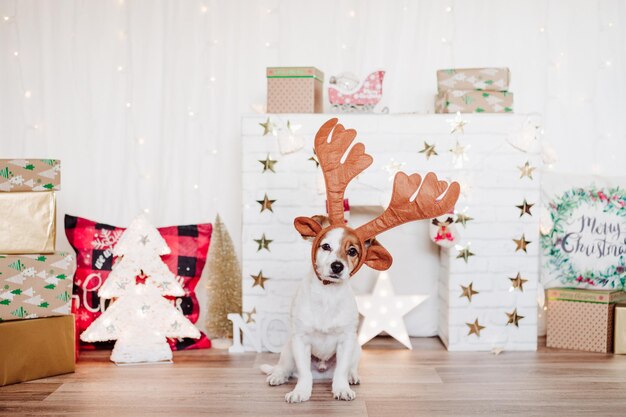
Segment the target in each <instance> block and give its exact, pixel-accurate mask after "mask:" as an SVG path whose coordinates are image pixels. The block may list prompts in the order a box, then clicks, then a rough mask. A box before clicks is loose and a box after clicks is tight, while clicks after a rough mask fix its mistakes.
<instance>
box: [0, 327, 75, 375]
mask: <svg viewBox="0 0 626 417" xmlns="http://www.w3.org/2000/svg"><path fill="white" fill-rule="evenodd" d="M0 340H1V341H2V343H0V386H3V385H8V384H15V383H17V382H24V381H31V380H33V379H39V378H46V377H49V376H54V375H61V374H67V373H70V372H74V370H75V364H74V317H73V316H71V315H68V316H60V317H47V318H40V319H34V320H16V321H7V322H4V323H0Z"/></svg>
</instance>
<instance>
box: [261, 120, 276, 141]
mask: <svg viewBox="0 0 626 417" xmlns="http://www.w3.org/2000/svg"><path fill="white" fill-rule="evenodd" d="M259 124H260V125H261V126H262V127H263V136H265V135H267V134H268V133H271V134H272V135H276V125H275V124H274V123H273V122H272V121H271V120H270V118H269V117H268V118H267V121H266V122H265V123H259Z"/></svg>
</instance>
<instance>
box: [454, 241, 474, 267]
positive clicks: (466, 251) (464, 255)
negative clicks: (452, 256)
mask: <svg viewBox="0 0 626 417" xmlns="http://www.w3.org/2000/svg"><path fill="white" fill-rule="evenodd" d="M470 256H474V254H473V253H472V252H471V251H470V248H469V245H467V246H465V247H461V248H460V249H459V254H458V255H457V256H456V258H457V259H463V260H464V261H465V263H467V260H468V259H469V257H470Z"/></svg>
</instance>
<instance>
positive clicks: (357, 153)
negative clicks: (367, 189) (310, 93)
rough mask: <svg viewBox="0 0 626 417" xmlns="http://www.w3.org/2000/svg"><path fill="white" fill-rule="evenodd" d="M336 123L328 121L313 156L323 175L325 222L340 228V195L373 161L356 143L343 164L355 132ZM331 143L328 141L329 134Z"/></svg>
mask: <svg viewBox="0 0 626 417" xmlns="http://www.w3.org/2000/svg"><path fill="white" fill-rule="evenodd" d="M337 122H338V120H337V119H336V118H335V119H330V120H329V121H327V122H326V123H324V124H323V125H322V127H320V129H319V131H318V132H317V135H315V154H316V155H317V158H318V161H319V163H320V166H321V167H322V171H323V173H324V180H325V182H326V199H327V200H328V218H329V221H330V224H331V225H333V226H335V225H343V224H344V217H343V195H344V192H345V190H346V187H347V186H348V184H349V183H350V181H352V179H353V178H354V177H356V176H357V175H359V174H360V173H361V172H363V171H364V170H365V169H366V168H367V167H368V166H370V165H371V164H372V161H373V160H372V157H371V156H369V155H368V154H366V153H365V146H364V145H363V144H362V143H357V144H356V145H354V146H353V147H352V149H350V151H349V152H348V155H347V157H346V158H345V161H344V162H341V159H342V158H343V156H344V154H345V153H346V151H347V150H348V148H349V147H350V145H351V144H352V142H353V141H354V138H355V137H356V130H354V129H345V128H344V127H343V126H342V125H341V124H337ZM331 131H332V133H333V135H332V138H331V140H330V141H329V140H328V137H329V135H330V133H331Z"/></svg>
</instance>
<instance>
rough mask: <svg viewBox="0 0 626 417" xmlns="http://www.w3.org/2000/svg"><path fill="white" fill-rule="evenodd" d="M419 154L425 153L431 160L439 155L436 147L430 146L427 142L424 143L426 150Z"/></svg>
mask: <svg viewBox="0 0 626 417" xmlns="http://www.w3.org/2000/svg"><path fill="white" fill-rule="evenodd" d="M419 153H423V154H424V155H425V156H426V159H430V157H431V156H433V155H435V156H437V155H439V154H438V153H437V151H436V150H435V145H429V144H428V143H427V142H426V141H424V149H422V150H421V151H419Z"/></svg>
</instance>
